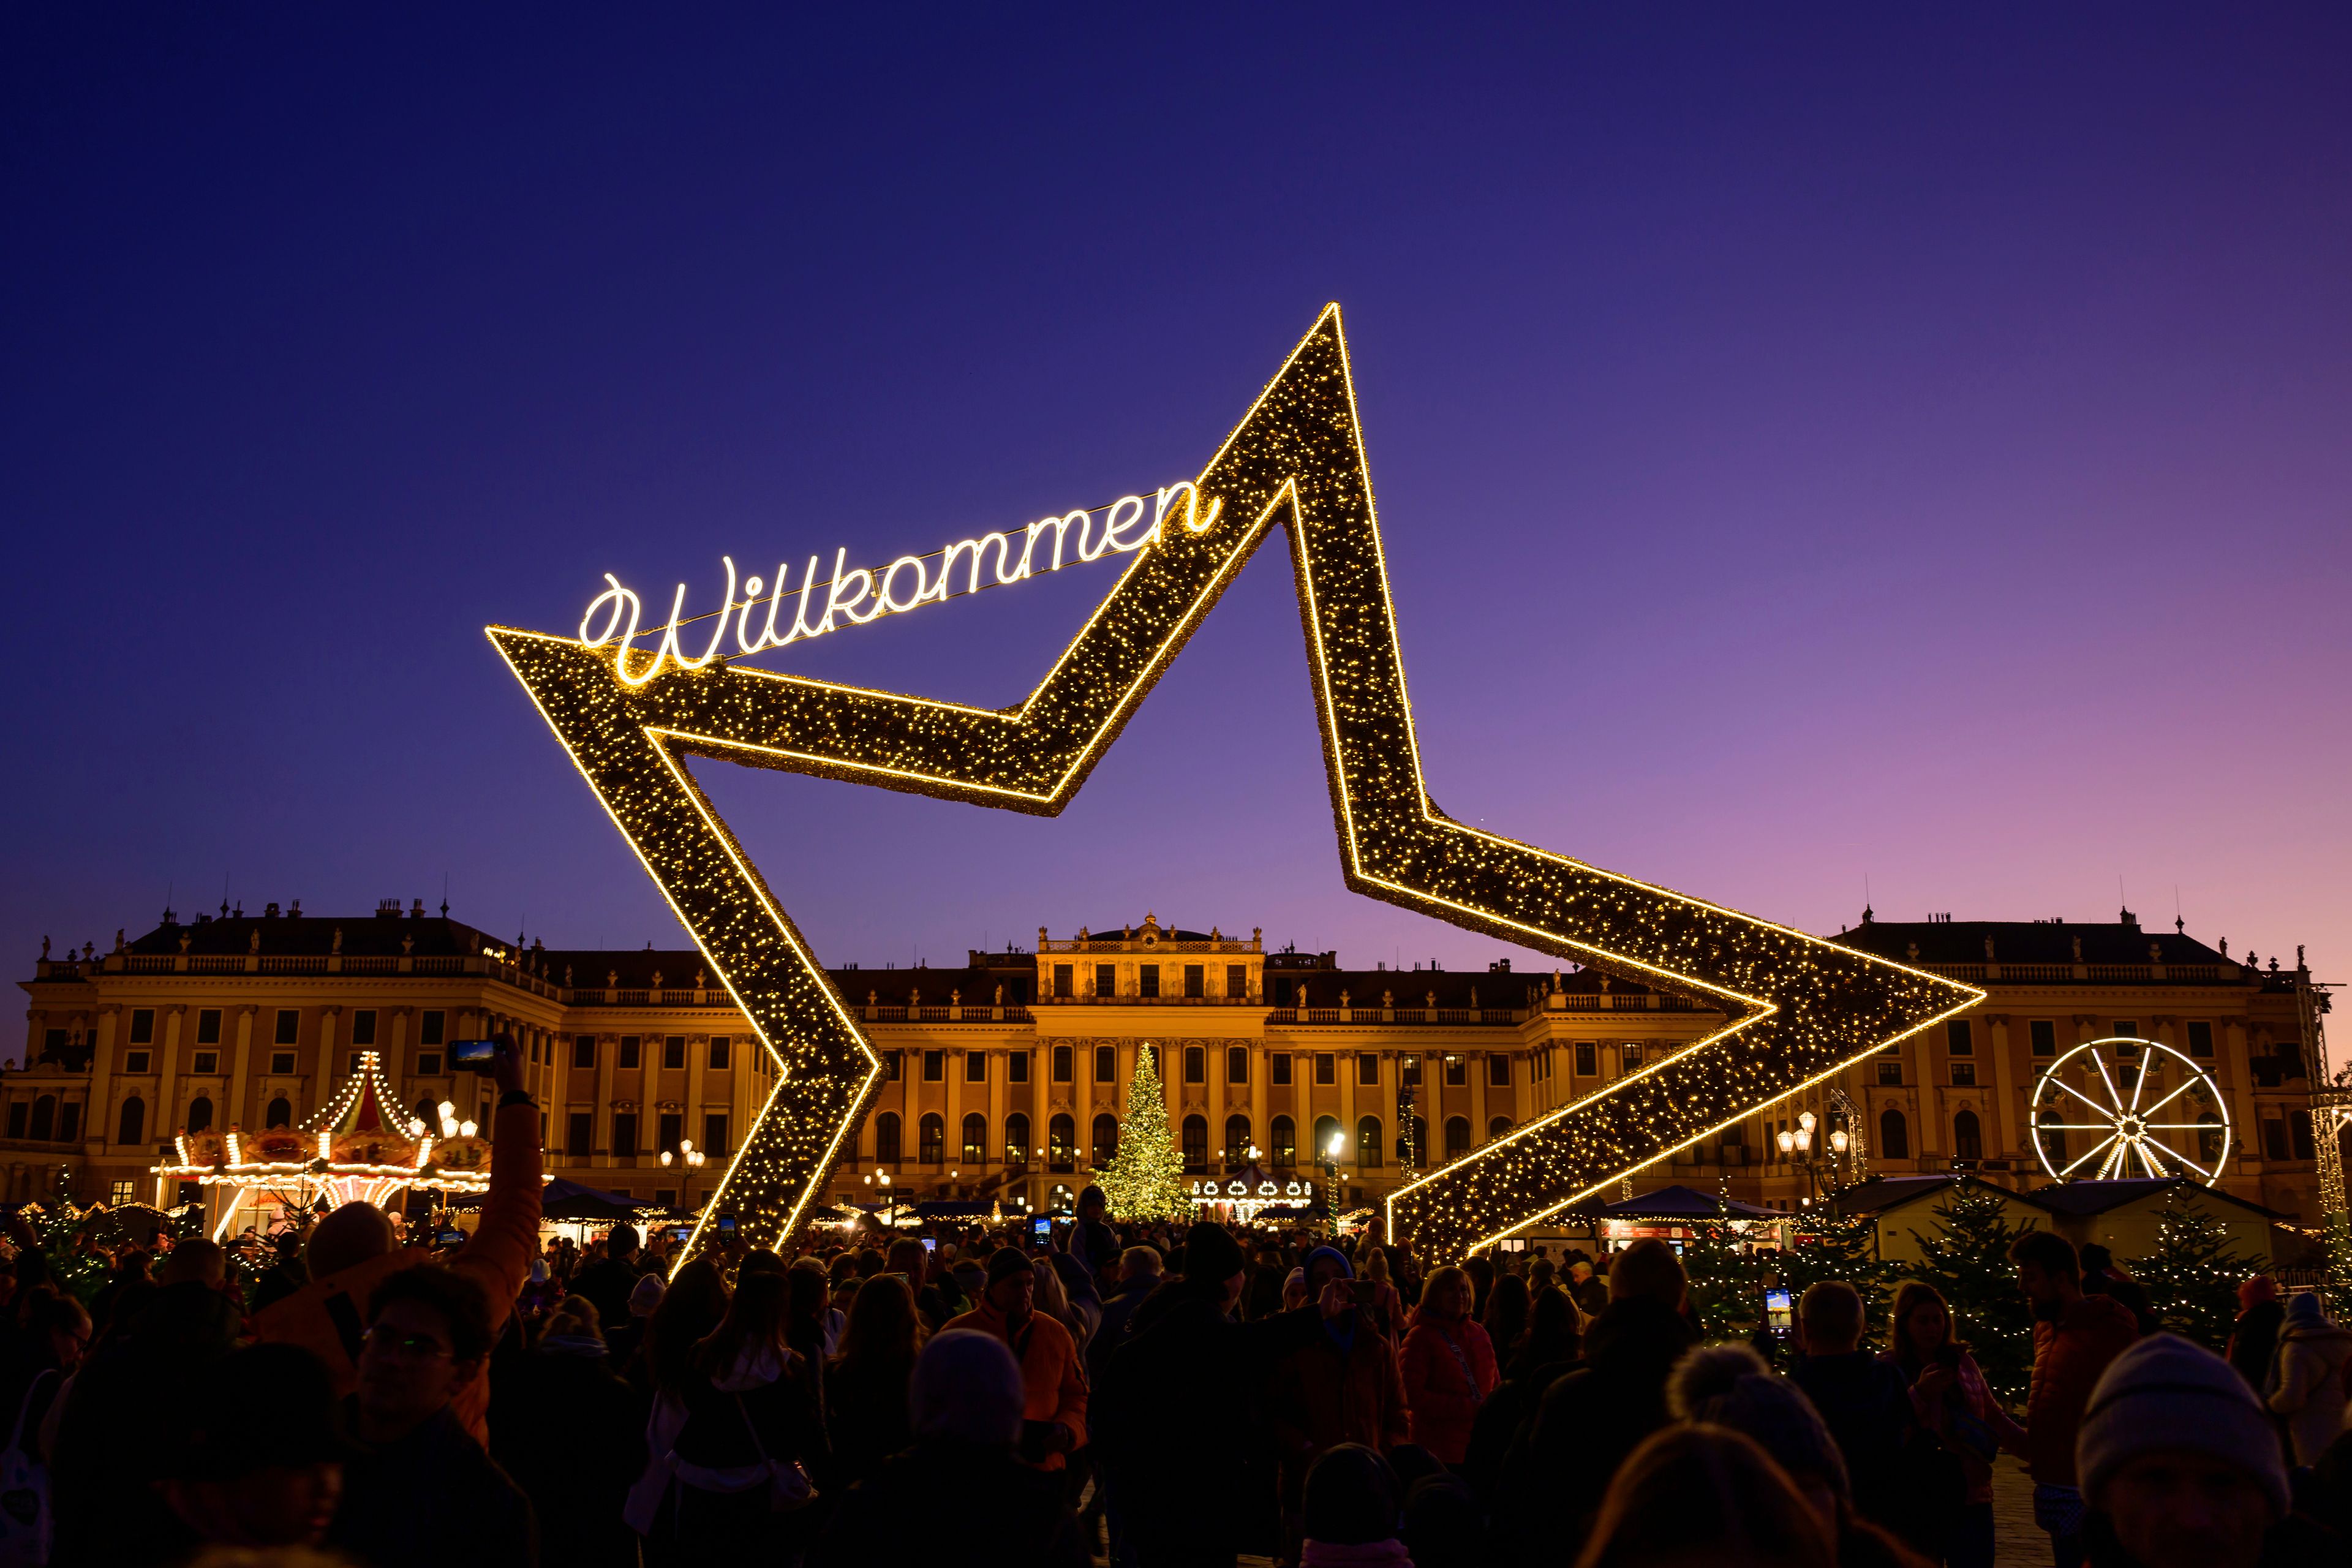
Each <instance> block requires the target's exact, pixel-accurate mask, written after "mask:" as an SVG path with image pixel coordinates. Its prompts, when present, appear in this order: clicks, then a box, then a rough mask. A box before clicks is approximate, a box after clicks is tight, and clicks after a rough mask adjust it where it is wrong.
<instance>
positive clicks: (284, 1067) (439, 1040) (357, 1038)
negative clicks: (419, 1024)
mask: <svg viewBox="0 0 2352 1568" xmlns="http://www.w3.org/2000/svg"><path fill="white" fill-rule="evenodd" d="M142 1015H145V1016H146V1019H147V1026H146V1027H145V1028H144V1030H143V1031H142V1028H141V1026H140V1024H139V1019H140V1016H142ZM296 1017H299V1015H298V1014H296V1013H295V1012H294V1011H293V1010H292V1009H290V1008H289V1009H286V1010H283V1011H281V1012H280V1013H279V1014H278V1039H277V1041H276V1042H275V1043H276V1044H278V1045H291V1044H295V1043H296V1042H295V1041H294V1040H293V1039H292V1033H293V1031H292V1030H291V1029H290V1028H289V1027H288V1026H287V1023H286V1020H288V1019H289V1018H296ZM131 1019H132V1023H131V1043H132V1046H133V1047H134V1048H132V1049H129V1050H126V1051H124V1052H123V1054H122V1070H123V1071H124V1072H125V1073H131V1074H137V1073H144V1072H151V1071H152V1070H153V1053H152V1050H142V1049H138V1048H136V1047H140V1046H143V1045H152V1041H153V1039H154V1015H153V1012H152V1009H150V1008H145V1007H142V1008H137V1009H135V1010H134V1011H133V1012H132V1015H131ZM207 1019H209V1020H210V1023H209V1026H207V1024H206V1022H205V1020H207ZM353 1019H354V1026H353V1028H352V1041H351V1043H352V1046H353V1047H362V1046H373V1045H374V1044H375V1014H374V1012H373V1010H368V1009H362V1011H360V1012H358V1013H356V1014H354V1015H353ZM362 1022H363V1023H364V1024H365V1027H364V1028H362V1027H360V1026H359V1024H360V1023H362ZM446 1028H447V1026H446V1018H445V1016H444V1015H443V1014H441V1013H438V1012H428V1013H426V1014H425V1028H424V1029H423V1030H422V1031H421V1037H420V1039H419V1040H418V1042H417V1043H418V1045H419V1047H435V1048H432V1049H424V1048H420V1049H419V1050H418V1052H417V1054H416V1057H415V1068H413V1070H414V1071H415V1074H416V1076H418V1077H420V1078H436V1077H438V1076H439V1075H440V1072H441V1052H440V1050H439V1049H438V1047H440V1046H442V1045H444V1044H446ZM646 1038H647V1037H646V1036H642V1035H623V1036H622V1037H621V1039H620V1053H619V1057H618V1059H617V1061H616V1062H615V1064H614V1065H615V1066H617V1067H618V1068H621V1069H622V1070H623V1071H629V1070H633V1069H635V1068H640V1067H643V1066H644V1065H645V1044H646ZM652 1038H653V1039H654V1041H655V1043H656V1048H657V1049H658V1050H659V1051H660V1052H661V1065H662V1067H663V1068H665V1069H667V1070H669V1071H673V1072H682V1071H684V1070H685V1068H686V1056H687V1037H685V1036H684V1035H660V1036H654V1037H652ZM219 1044H220V1009H218V1008H217V1007H207V1008H205V1009H204V1011H203V1012H202V1013H200V1014H199V1015H198V1016H197V1025H196V1047H197V1048H196V1049H194V1050H193V1051H191V1052H189V1054H188V1070H189V1071H190V1072H191V1073H194V1074H196V1075H198V1076H205V1075H208V1074H212V1073H216V1072H218V1071H220V1052H219V1050H217V1049H212V1050H206V1049H205V1048H204V1047H206V1046H213V1047H217V1046H218V1045H219ZM734 1044H735V1042H734V1038H733V1037H731V1036H729V1035H713V1036H711V1037H710V1039H709V1045H708V1047H707V1055H706V1056H705V1058H704V1059H705V1060H706V1062H707V1063H708V1064H709V1068H710V1070H711V1071H713V1072H725V1071H726V1070H727V1068H728V1064H729V1063H730V1061H731V1060H732V1059H733V1058H734ZM531 1059H532V1060H533V1061H537V1060H538V1059H539V1050H538V1046H537V1042H536V1041H535V1040H534V1042H533V1044H532V1049H531ZM359 1062H360V1058H359V1056H358V1054H357V1052H356V1050H355V1051H354V1052H353V1054H352V1056H351V1058H350V1059H349V1062H348V1068H347V1070H349V1071H352V1072H357V1071H358V1070H359ZM572 1066H573V1067H574V1068H584V1069H587V1070H589V1071H593V1070H594V1069H595V1067H596V1037H595V1036H593V1035H578V1036H574V1037H573V1038H572ZM269 1070H270V1071H271V1072H272V1073H275V1074H278V1075H279V1076H281V1077H282V1076H284V1075H286V1074H289V1073H294V1072H299V1071H300V1070H301V1068H300V1067H299V1064H298V1062H297V1060H296V1056H295V1053H294V1052H292V1051H286V1050H273V1051H271V1052H270V1055H269Z"/></svg>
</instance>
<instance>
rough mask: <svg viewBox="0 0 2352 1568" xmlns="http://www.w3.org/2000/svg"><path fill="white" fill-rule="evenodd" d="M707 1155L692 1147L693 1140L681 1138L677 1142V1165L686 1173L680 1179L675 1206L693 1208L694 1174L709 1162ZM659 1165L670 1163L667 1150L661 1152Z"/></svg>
mask: <svg viewBox="0 0 2352 1568" xmlns="http://www.w3.org/2000/svg"><path fill="white" fill-rule="evenodd" d="M709 1159H710V1156H709V1155H708V1154H706V1153H704V1152H702V1151H701V1150H699V1149H698V1148H696V1147H695V1146H694V1140H693V1139H691V1138H681V1139H679V1140H678V1141H677V1163H679V1164H681V1165H683V1166H685V1167H686V1173H685V1175H684V1177H683V1178H682V1182H681V1184H680V1185H679V1187H678V1190H677V1206H678V1207H679V1208H681V1209H691V1208H693V1207H694V1204H693V1201H692V1200H693V1197H694V1173H695V1172H697V1171H699V1170H700V1169H702V1167H703V1166H704V1165H705V1164H707V1163H709ZM661 1163H663V1165H665V1166H667V1165H668V1164H669V1163H670V1152H669V1151H668V1150H667V1149H665V1150H663V1151H662V1152H661Z"/></svg>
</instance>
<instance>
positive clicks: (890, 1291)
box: [825, 1274, 926, 1487]
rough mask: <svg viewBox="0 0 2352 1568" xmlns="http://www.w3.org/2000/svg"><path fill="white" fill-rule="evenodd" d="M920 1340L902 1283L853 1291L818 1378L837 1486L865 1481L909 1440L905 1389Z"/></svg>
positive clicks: (918, 1321)
mask: <svg viewBox="0 0 2352 1568" xmlns="http://www.w3.org/2000/svg"><path fill="white" fill-rule="evenodd" d="M925 1337H926V1336H925V1334H924V1331H923V1320H922V1316H921V1314H920V1313H919V1312H917V1311H916V1310H915V1297H914V1293H913V1292H912V1291H910V1290H908V1289H907V1281H906V1280H905V1279H901V1278H899V1277H898V1275H896V1274H877V1275H876V1276H874V1278H873V1279H868V1280H866V1282H865V1283H863V1284H861V1285H859V1286H858V1287H857V1295H856V1299H855V1300H852V1301H851V1302H850V1305H849V1322H848V1325H847V1326H846V1327H845V1328H844V1329H843V1330H842V1331H841V1353H840V1354H839V1355H838V1356H836V1357H835V1358H834V1362H833V1365H832V1367H831V1368H830V1369H828V1371H827V1372H826V1374H825V1378H826V1384H825V1386H826V1392H827V1393H828V1394H830V1395H831V1400H830V1405H829V1408H830V1410H831V1412H832V1417H833V1419H832V1422H831V1424H830V1426H829V1428H828V1431H829V1433H830V1436H831V1437H832V1439H833V1473H834V1475H835V1479H837V1481H838V1482H839V1484H840V1485H842V1486H845V1487H846V1486H849V1485H850V1484H852V1483H854V1482H856V1481H860V1480H863V1479H866V1477H867V1476H868V1475H870V1474H872V1473H873V1471H874V1468H875V1467H876V1466H877V1465H879V1464H880V1463H881V1462H882V1461H883V1460H884V1459H886V1458H889V1457H890V1456H891V1455H893V1454H895V1453H897V1452H898V1451H899V1450H900V1449H901V1448H904V1447H906V1446H907V1445H908V1443H911V1442H913V1441H914V1427H913V1426H912V1423H911V1418H910V1415H909V1411H908V1403H907V1397H908V1385H909V1384H910V1383H911V1382H912V1380H913V1378H914V1375H915V1358H916V1357H917V1356H919V1354H921V1353H922V1348H923V1341H924V1339H925Z"/></svg>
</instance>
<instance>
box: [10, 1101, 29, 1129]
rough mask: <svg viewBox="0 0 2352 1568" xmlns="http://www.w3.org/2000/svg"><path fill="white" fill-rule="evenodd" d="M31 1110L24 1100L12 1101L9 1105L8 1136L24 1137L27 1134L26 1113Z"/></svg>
mask: <svg viewBox="0 0 2352 1568" xmlns="http://www.w3.org/2000/svg"><path fill="white" fill-rule="evenodd" d="M28 1110H30V1108H29V1107H28V1106H26V1103H25V1102H24V1101H23V1100H16V1101H14V1102H12V1103H11V1104H10V1105H9V1107H8V1136H9V1137H11V1138H22V1137H23V1136H24V1135H25V1117H26V1113H27V1111H28Z"/></svg>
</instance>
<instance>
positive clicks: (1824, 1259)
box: [1773, 1204, 1899, 1335]
mask: <svg viewBox="0 0 2352 1568" xmlns="http://www.w3.org/2000/svg"><path fill="white" fill-rule="evenodd" d="M1792 1217H1793V1218H1794V1220H1795V1222H1796V1223H1795V1226H1794V1227H1793V1228H1794V1229H1795V1232H1796V1236H1795V1242H1796V1245H1795V1246H1793V1247H1789V1248H1788V1249H1787V1250H1785V1251H1783V1252H1782V1253H1781V1255H1780V1258H1779V1260H1778V1262H1777V1265H1776V1267H1775V1268H1774V1269H1773V1272H1775V1273H1776V1274H1778V1275H1779V1276H1780V1282H1781V1283H1782V1284H1783V1285H1784V1286H1786V1287H1787V1289H1788V1291H1789V1294H1790V1296H1791V1297H1799V1296H1802V1295H1803V1294H1804V1293H1805V1288H1806V1287H1807V1286H1809V1285H1812V1284H1816V1283H1818V1282H1820V1281H1821V1280H1823V1279H1843V1280H1844V1281H1845V1282H1846V1283H1847V1284H1849V1285H1851V1286H1853V1288H1854V1289H1856V1290H1857V1291H1859V1292H1861V1295H1862V1310H1863V1322H1864V1334H1865V1335H1869V1334H1875V1333H1877V1332H1879V1331H1881V1330H1883V1329H1884V1328H1885V1325H1886V1316H1887V1310H1888V1309H1889V1308H1890V1307H1891V1306H1892V1305H1893V1304H1894V1300H1893V1296H1892V1294H1891V1290H1892V1287H1893V1281H1894V1280H1895V1278H1896V1276H1897V1274H1898V1273H1899V1270H1897V1269H1896V1268H1895V1266H1894V1265H1893V1264H1891V1263H1887V1262H1885V1261H1884V1260H1882V1259H1881V1258H1879V1256H1878V1245H1877V1233H1878V1222H1877V1220H1876V1218H1875V1217H1874V1216H1873V1215H1842V1214H1839V1213H1838V1212H1836V1211H1835V1210H1834V1209H1832V1208H1831V1207H1830V1206H1829V1205H1826V1204H1816V1205H1813V1206H1812V1207H1811V1208H1809V1209H1805V1210H1803V1211H1802V1212H1801V1213H1799V1214H1797V1215H1794V1216H1792Z"/></svg>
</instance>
